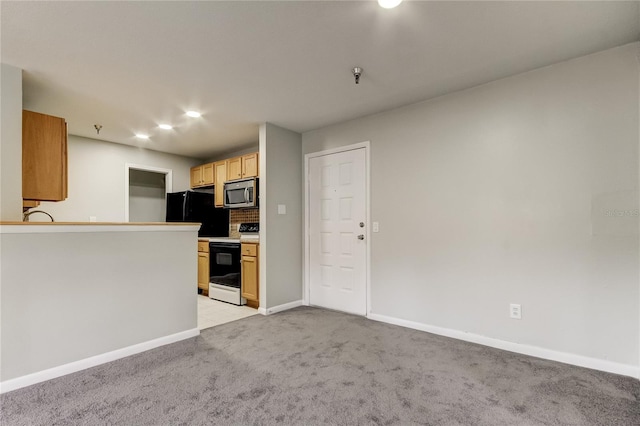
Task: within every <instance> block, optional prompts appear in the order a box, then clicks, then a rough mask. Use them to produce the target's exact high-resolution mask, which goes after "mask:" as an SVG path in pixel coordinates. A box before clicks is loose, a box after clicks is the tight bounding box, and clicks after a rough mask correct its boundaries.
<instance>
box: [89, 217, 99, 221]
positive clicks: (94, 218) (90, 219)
mask: <svg viewBox="0 0 640 426" xmlns="http://www.w3.org/2000/svg"><path fill="white" fill-rule="evenodd" d="M96 219H97V218H96V217H95V216H89V222H95V221H96Z"/></svg>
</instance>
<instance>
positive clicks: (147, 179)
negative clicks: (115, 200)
mask: <svg viewBox="0 0 640 426" xmlns="http://www.w3.org/2000/svg"><path fill="white" fill-rule="evenodd" d="M172 182H173V179H172V171H171V170H170V169H160V168H157V167H150V166H141V165H136V164H125V203H124V204H125V209H124V210H125V221H126V222H164V221H165V220H166V208H167V207H166V206H167V202H166V194H167V193H168V192H172V187H173V184H172Z"/></svg>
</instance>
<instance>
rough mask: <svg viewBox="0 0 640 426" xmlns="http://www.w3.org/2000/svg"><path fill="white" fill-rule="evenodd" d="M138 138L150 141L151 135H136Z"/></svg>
mask: <svg viewBox="0 0 640 426" xmlns="http://www.w3.org/2000/svg"><path fill="white" fill-rule="evenodd" d="M136 138H138V139H149V135H145V134H144V133H136Z"/></svg>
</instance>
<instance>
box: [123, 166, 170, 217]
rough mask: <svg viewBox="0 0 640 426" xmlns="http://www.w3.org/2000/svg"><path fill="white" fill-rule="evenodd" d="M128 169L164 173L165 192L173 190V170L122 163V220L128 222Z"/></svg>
mask: <svg viewBox="0 0 640 426" xmlns="http://www.w3.org/2000/svg"><path fill="white" fill-rule="evenodd" d="M129 170H142V171H143V172H154V173H160V174H164V175H165V176H164V189H165V194H168V193H169V192H173V170H171V169H163V168H160V167H153V166H144V165H141V164H133V163H125V165H124V221H125V222H129Z"/></svg>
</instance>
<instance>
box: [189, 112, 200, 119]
mask: <svg viewBox="0 0 640 426" xmlns="http://www.w3.org/2000/svg"><path fill="white" fill-rule="evenodd" d="M187 115H188V116H189V117H194V118H198V117H200V116H201V115H202V114H200V113H199V112H198V111H187Z"/></svg>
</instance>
